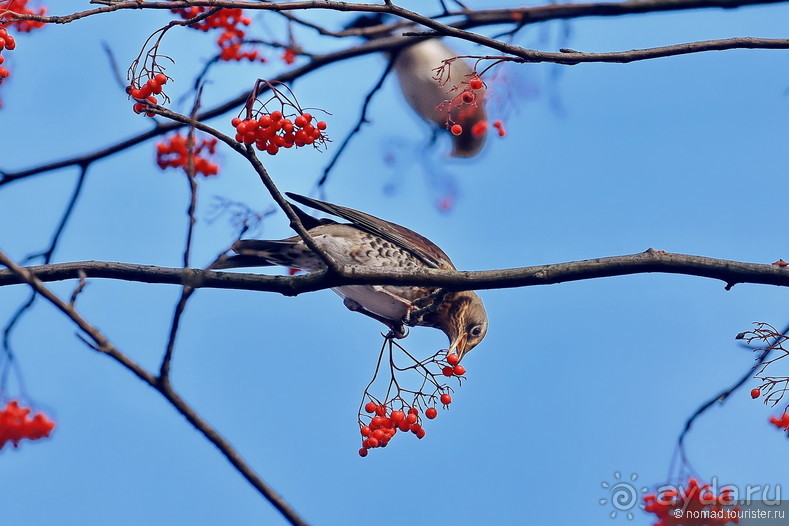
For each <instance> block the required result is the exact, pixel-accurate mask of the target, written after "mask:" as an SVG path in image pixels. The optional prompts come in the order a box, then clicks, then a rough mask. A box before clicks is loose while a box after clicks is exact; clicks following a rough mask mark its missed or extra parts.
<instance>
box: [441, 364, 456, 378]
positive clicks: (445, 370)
mask: <svg viewBox="0 0 789 526" xmlns="http://www.w3.org/2000/svg"><path fill="white" fill-rule="evenodd" d="M441 374H443V375H444V376H452V375H453V374H455V370H454V369H452V367H449V366H447V367H444V368H443V369H441Z"/></svg>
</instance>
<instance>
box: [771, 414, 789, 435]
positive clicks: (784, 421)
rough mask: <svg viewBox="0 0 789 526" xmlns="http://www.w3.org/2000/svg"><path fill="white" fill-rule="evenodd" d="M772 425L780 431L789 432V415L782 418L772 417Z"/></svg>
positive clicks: (783, 415)
mask: <svg viewBox="0 0 789 526" xmlns="http://www.w3.org/2000/svg"><path fill="white" fill-rule="evenodd" d="M770 423H771V424H772V425H774V426H775V427H777V428H778V429H783V430H784V431H787V432H789V413H784V414H782V415H781V416H780V417H776V416H772V417H770Z"/></svg>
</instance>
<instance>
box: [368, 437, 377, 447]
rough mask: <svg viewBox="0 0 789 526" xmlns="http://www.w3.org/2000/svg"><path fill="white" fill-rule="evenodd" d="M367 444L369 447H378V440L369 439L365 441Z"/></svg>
mask: <svg viewBox="0 0 789 526" xmlns="http://www.w3.org/2000/svg"><path fill="white" fill-rule="evenodd" d="M367 443H368V444H370V447H378V439H377V438H373V437H370V438H368V439H367Z"/></svg>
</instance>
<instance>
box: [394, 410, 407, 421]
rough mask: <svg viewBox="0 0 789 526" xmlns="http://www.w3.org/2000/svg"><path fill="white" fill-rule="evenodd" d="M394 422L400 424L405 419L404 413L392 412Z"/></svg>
mask: <svg viewBox="0 0 789 526" xmlns="http://www.w3.org/2000/svg"><path fill="white" fill-rule="evenodd" d="M391 418H392V422H394V423H398V422H400V421H401V420H402V419H404V418H405V413H403V412H402V411H392V417H391Z"/></svg>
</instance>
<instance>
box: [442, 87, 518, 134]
mask: <svg viewBox="0 0 789 526" xmlns="http://www.w3.org/2000/svg"><path fill="white" fill-rule="evenodd" d="M452 90H455V91H459V93H458V94H457V95H455V96H454V97H453V98H452V99H450V100H447V101H445V102H444V103H443V104H442V105H441V106H439V108H438V109H439V110H440V111H444V112H446V115H447V118H446V123H445V125H446V128H447V129H448V130H449V131H450V132H451V133H452V135H462V134H463V133H464V131H465V130H466V128H467V127H469V126H470V127H471V134H472V135H473V136H474V137H482V136H483V135H485V134H486V133H487V132H488V121H487V120H485V119H480V118H479V117H478V115H477V113H478V106H479V105H481V104H484V98H485V94H486V90H487V86H486V85H485V83H484V82H483V81H482V78H481V77H480V76H479V75H477V74H476V73H475V74H473V75H471V76H470V77H469V78H468V79H467V80H466V81H464V82H463V83H461V84H460V85H459V86H455V87H454V88H452ZM493 127H494V128H495V129H496V133H497V134H498V136H499V137H504V136H505V135H507V131H506V130H505V129H504V123H503V122H502V121H501V120H495V121H493Z"/></svg>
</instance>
